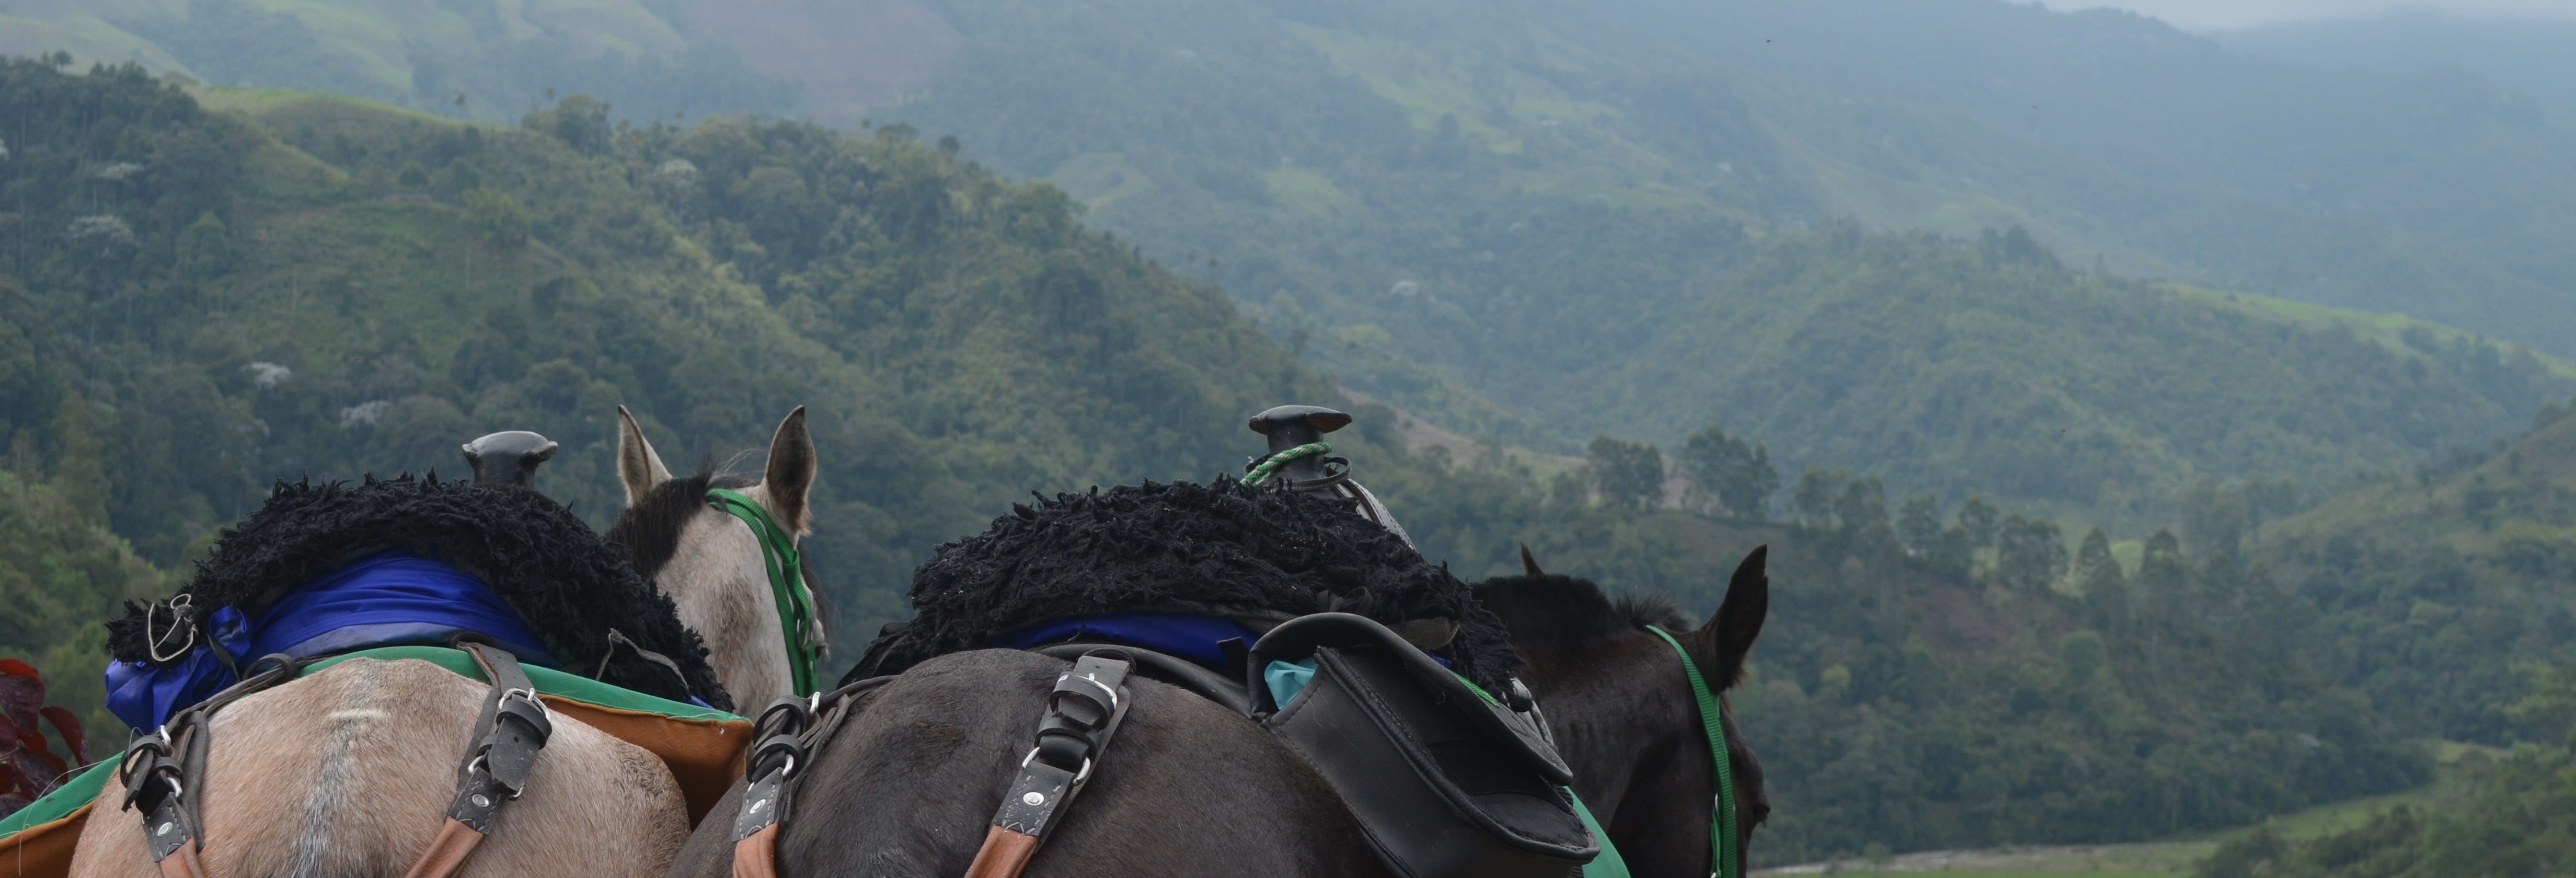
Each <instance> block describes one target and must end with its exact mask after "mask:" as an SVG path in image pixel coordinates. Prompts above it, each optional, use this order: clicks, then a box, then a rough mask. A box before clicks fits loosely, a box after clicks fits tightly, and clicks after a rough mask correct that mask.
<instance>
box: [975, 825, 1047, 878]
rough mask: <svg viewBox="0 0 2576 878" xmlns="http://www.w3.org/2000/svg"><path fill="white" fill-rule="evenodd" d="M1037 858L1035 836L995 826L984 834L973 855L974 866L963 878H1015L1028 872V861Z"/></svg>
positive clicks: (1036, 840)
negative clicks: (979, 847)
mask: <svg viewBox="0 0 2576 878" xmlns="http://www.w3.org/2000/svg"><path fill="white" fill-rule="evenodd" d="M1037 855H1038V837H1037V836H1034V835H1030V834H1027V833H1024V832H1013V831H1011V830H1008V829H1003V828H1001V827H999V826H996V827H993V831H991V832H987V833H984V846H983V847H982V848H981V849H978V850H977V851H975V863H974V865H971V866H967V867H966V878H1018V876H1019V874H1020V873H1021V872H1024V871H1027V870H1028V868H1029V858H1031V857H1035V856H1037Z"/></svg>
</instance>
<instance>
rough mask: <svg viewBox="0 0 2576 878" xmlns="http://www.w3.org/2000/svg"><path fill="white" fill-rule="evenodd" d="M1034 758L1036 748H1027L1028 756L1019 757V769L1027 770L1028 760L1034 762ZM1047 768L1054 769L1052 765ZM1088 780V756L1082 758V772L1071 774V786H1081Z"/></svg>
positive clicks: (1089, 760)
mask: <svg viewBox="0 0 2576 878" xmlns="http://www.w3.org/2000/svg"><path fill="white" fill-rule="evenodd" d="M1036 758H1038V748H1036V747H1031V748H1029V755H1027V756H1022V757H1020V767H1021V768H1027V767H1029V762H1030V760H1034V759H1036ZM1047 767H1048V768H1055V766H1054V765H1048V766H1047ZM1057 770H1059V771H1061V770H1062V769H1057ZM1090 779H1091V757H1089V756H1085V757H1082V770H1081V771H1077V772H1074V773H1073V785H1074V786H1081V785H1082V782H1083V781H1086V780H1090Z"/></svg>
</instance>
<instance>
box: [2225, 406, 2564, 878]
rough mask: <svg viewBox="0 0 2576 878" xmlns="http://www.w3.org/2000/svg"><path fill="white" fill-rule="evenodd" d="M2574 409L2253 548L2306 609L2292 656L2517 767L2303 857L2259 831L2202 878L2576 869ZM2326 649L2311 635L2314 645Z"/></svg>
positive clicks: (2495, 770) (2323, 842)
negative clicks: (2291, 585)
mask: <svg viewBox="0 0 2576 878" xmlns="http://www.w3.org/2000/svg"><path fill="white" fill-rule="evenodd" d="M2572 485H2576V408H2570V407H2563V406H2562V407H2559V408H2557V409H2555V410H2553V411H2551V412H2550V413H2548V416H2547V417H2546V418H2545V419H2544V420H2543V422H2542V424H2541V426H2540V427H2539V428H2538V429H2535V430H2533V431H2532V432H2531V434H2530V435H2528V436H2525V437H2524V438H2523V439H2522V440H2521V441H2519V442H2517V443H2514V444H2512V445H2511V446H2509V447H2506V448H2503V449H2500V450H2499V451H2498V452H2497V453H2494V454H2489V455H2479V456H2475V457H2470V458H2463V459H2461V460H2458V461H2456V462H2455V464H2454V465H2452V466H2449V467H2445V468H2440V469H2432V470H2427V471H2425V472H2423V473H2420V474H2418V475H2417V476H2416V477H2414V478H2410V479H2402V480H2389V481H2387V482H2385V483H2383V484H2379V485H2374V486H2370V487H2366V488H2364V489H2362V490H2359V491H2356V492H2354V493H2352V494H2351V495H2348V496H2346V497H2342V498H2338V499H2337V500H2335V501H2333V502H2330V503H2328V504H2326V505H2324V506H2321V507H2319V508H2318V509H2316V510H2314V511H2311V512H2309V513H2307V514H2304V515H2301V516H2299V517H2296V518H2293V519H2291V520H2289V521H2287V522H2283V523H2282V525H2280V526H2279V527H2278V529H2277V530H2276V531H2275V532H2274V533H2273V534H2272V535H2270V536H2268V537H2267V539H2266V543H2267V550H2268V552H2269V553H2270V554H2273V555H2276V556H2279V557H2281V558H2283V559H2284V561H2285V563H2284V565H2283V572H2284V573H2285V574H2288V575H2289V576H2292V577H2296V578H2298V579H2302V580H2305V583H2304V584H2303V586H2302V587H2301V589H2300V590H2301V591H2302V592H2305V593H2307V594H2309V595H2313V596H2314V600H2315V602H2316V608H2315V610H2313V611H2311V618H2312V621H2310V622H2309V623H2308V624H2307V625H2306V627H2307V629H2308V630H2309V631H2310V632H2313V634H2312V635H2311V636H2310V638H2308V639H2309V641H2310V642H2309V645H2307V646H2306V647H2305V651H2307V652H2310V653H2312V654H2325V655H2333V656H2335V657H2336V659H2338V660H2336V661H2331V662H2329V663H2328V664H2327V666H2326V668H2325V669H2326V670H2327V671H2328V672H2329V673H2330V674H2331V675H2332V676H2334V677H2336V678H2339V679H2341V680H2346V681H2350V683H2349V685H2354V686H2356V687H2358V688H2361V689H2362V690H2364V691H2366V692H2368V693H2369V695H2370V697H2371V699H2372V701H2373V703H2374V704H2375V705H2377V707H2378V708H2379V710H2380V712H2381V713H2382V714H2383V715H2387V716H2390V717H2392V718H2393V719H2395V720H2396V721H2398V722H2399V723H2401V724H2403V725H2405V726H2410V727H2413V728H2417V729H2425V730H2431V731H2437V732H2439V733H2441V734H2445V735H2450V736H2454V737H2461V738H2469V739H2473V740H2481V741H2486V742H2490V743H2499V744H2506V743H2510V744H2516V746H2515V747H2514V749H2513V750H2511V751H2510V752H2509V753H2507V754H2505V755H2504V756H2502V757H2501V758H2498V759H2494V760H2491V761H2489V762H2488V764H2486V765H2484V766H2483V767H2481V768H2479V769H2478V770H2477V771H2475V772H2474V773H2473V774H2472V776H2471V780H2472V782H2471V783H2469V784H2467V785H2465V786H2463V787H2461V788H2460V789H2459V790H2458V791H2457V793H2456V794H2454V795H2452V796H2449V797H2446V798H2443V799H2439V800H2436V801H2433V802H2430V803H2427V804H2426V805H2424V806H2422V807H2417V808H2401V809H2397V810H2394V811H2392V812H2390V813H2387V814H2383V815H2379V816H2377V817H2375V818H2374V819H2372V820H2371V821H2370V822H2369V823H2368V824H2365V825H2363V826H2360V827H2356V828H2354V829H2351V830H2349V831H2346V832H2343V833H2339V834H2336V835H2332V836H2328V837H2326V838H2321V839H2317V840H2314V841H2308V842H2287V841H2283V840H2282V839H2281V838H2280V837H2278V836H2277V835H2276V834H2274V833H2271V832H2268V831H2258V832H2255V833H2252V834H2250V835H2247V836H2245V837H2243V838H2242V839H2240V840H2238V841H2235V842H2233V843H2230V844H2228V845H2226V846H2225V847H2223V848H2221V849H2220V850H2219V851H2218V852H2217V854H2216V855H2214V856H2212V857H2211V859H2210V860H2209V862H2208V863H2207V864H2205V865H2204V866H2203V867H2202V869H2201V875H2202V876H2204V878H2256V876H2264V878H2328V876H2332V878H2398V876H2404V878H2431V876H2517V875H2540V874H2556V872H2555V871H2553V870H2558V869H2563V868H2564V865H2565V864H2566V863H2567V862H2568V859H2567V858H2568V856H2569V854H2570V853H2576V822H2571V821H2570V820H2569V815H2570V814H2571V813H2576V812H2570V811H2569V809H2568V807H2567V804H2568V802H2569V801H2570V797H2571V796H2576V787H2571V785H2570V781H2571V779H2576V738H2571V737H2570V736H2571V734H2576V654H2571V652H2570V649H2569V641H2570V640H2571V639H2576V617H2571V615H2570V612H2569V610H2568V605H2567V584H2568V583H2569V582H2570V581H2571V580H2576V488H2572V487H2571V486H2572ZM2318 635H2322V636H2318Z"/></svg>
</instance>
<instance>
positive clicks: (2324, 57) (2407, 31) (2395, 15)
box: [2209, 9, 2576, 116]
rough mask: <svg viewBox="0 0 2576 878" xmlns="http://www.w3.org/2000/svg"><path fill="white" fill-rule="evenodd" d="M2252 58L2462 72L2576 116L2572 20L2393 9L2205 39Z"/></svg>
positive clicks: (2575, 40)
mask: <svg viewBox="0 0 2576 878" xmlns="http://www.w3.org/2000/svg"><path fill="white" fill-rule="evenodd" d="M2209 36H2210V37H2211V38H2212V39H2215V40H2217V41H2218V43H2219V44H2220V45H2223V46H2226V47H2228V48H2230V49H2235V50H2237V51H2239V52H2244V53H2246V54H2249V55H2259V56H2262V57H2266V58H2276V59H2279V60H2283V61H2289V62H2293V63H2298V64H2306V65H2309V66H2312V67H2323V68H2327V69H2335V68H2359V69H2363V70H2376V71H2380V72H2383V73H2399V74H2408V73H2434V72H2440V71H2465V72H2468V73H2473V74H2476V75H2477V76H2479V77H2482V78H2484V79H2486V80H2487V81H2489V82H2492V83H2495V84H2496V85H2499V86H2502V87H2504V88H2505V89H2506V90H2508V91H2513V92H2516V93H2519V94H2521V95H2524V96H2526V97H2530V98H2533V99H2536V100H2538V101H2540V102H2541V103H2542V104H2544V105H2546V106H2548V107H2550V108H2551V110H2552V111H2553V112H2556V113H2557V114H2558V115H2561V116H2576V53H2571V52H2569V51H2568V50H2567V47H2568V46H2569V45H2571V44H2576V21H2569V20H2566V19H2565V18H2537V17H2523V16H2511V15H2482V16H2470V15H2445V14H2442V13H2438V12H2432V11H2429V10H2423V9H2398V10H2393V11H2389V12H2383V13H2380V14H2377V15H2359V16H2351V17H2345V18H2328V19H2322V20H2313V21H2287V22H2281V23H2279V24H2268V25H2263V26H2260V27H2251V28H2246V29H2243V30H2233V31H2220V32H2217V33H2213V34H2210V35H2209Z"/></svg>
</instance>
